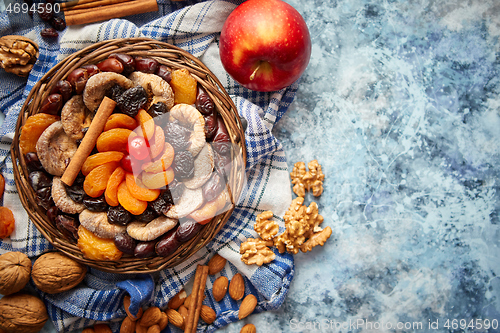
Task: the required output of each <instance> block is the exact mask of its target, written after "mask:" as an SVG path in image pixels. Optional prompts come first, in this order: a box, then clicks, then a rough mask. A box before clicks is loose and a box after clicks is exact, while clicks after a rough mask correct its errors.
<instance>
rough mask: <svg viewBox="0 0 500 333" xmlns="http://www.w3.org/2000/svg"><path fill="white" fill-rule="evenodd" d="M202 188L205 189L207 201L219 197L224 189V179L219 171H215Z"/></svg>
mask: <svg viewBox="0 0 500 333" xmlns="http://www.w3.org/2000/svg"><path fill="white" fill-rule="evenodd" d="M201 189H202V191H203V198H204V199H205V200H206V201H212V200H214V199H215V198H217V196H218V195H219V194H220V193H221V192H222V190H223V189H224V181H223V178H222V177H221V175H220V174H219V172H218V171H214V172H213V173H212V175H211V176H210V178H209V179H208V180H207V182H206V183H205V184H203V186H202V188H201Z"/></svg>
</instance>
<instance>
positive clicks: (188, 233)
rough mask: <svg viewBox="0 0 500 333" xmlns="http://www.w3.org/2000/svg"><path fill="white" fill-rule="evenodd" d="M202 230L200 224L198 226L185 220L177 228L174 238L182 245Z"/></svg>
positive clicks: (194, 222) (191, 221) (192, 221)
mask: <svg viewBox="0 0 500 333" xmlns="http://www.w3.org/2000/svg"><path fill="white" fill-rule="evenodd" d="M202 228H203V225H202V224H199V223H198V222H196V221H195V220H187V221H183V222H181V224H180V226H179V228H177V231H176V233H175V238H176V239H177V240H178V241H179V243H184V242H187V241H188V240H190V239H191V238H193V237H194V236H196V234H197V233H198V232H199V231H200V230H201V229H202Z"/></svg>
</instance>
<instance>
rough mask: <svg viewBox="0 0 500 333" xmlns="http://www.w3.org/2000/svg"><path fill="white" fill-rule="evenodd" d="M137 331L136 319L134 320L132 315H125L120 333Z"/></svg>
mask: <svg viewBox="0 0 500 333" xmlns="http://www.w3.org/2000/svg"><path fill="white" fill-rule="evenodd" d="M134 332H135V321H132V319H130V317H128V316H127V317H125V319H123V321H122V325H121V326H120V333H134Z"/></svg>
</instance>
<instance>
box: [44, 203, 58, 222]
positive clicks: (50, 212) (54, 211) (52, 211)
mask: <svg viewBox="0 0 500 333" xmlns="http://www.w3.org/2000/svg"><path fill="white" fill-rule="evenodd" d="M58 214H59V208H57V206H52V207H50V208H49V209H47V217H48V218H49V221H50V222H52V223H55V221H56V216H57V215H58Z"/></svg>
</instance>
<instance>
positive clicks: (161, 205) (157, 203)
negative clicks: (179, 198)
mask: <svg viewBox="0 0 500 333" xmlns="http://www.w3.org/2000/svg"><path fill="white" fill-rule="evenodd" d="M173 204H174V201H173V199H172V195H171V193H170V190H169V189H166V190H164V191H162V192H161V193H160V195H159V196H158V198H156V199H155V200H153V201H151V202H149V203H148V206H149V207H148V209H149V208H151V210H153V211H154V212H155V213H156V214H158V215H161V214H166V213H167V212H168V210H169V209H170V207H172V205H173Z"/></svg>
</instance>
